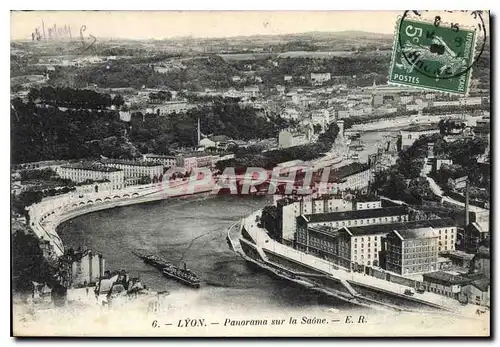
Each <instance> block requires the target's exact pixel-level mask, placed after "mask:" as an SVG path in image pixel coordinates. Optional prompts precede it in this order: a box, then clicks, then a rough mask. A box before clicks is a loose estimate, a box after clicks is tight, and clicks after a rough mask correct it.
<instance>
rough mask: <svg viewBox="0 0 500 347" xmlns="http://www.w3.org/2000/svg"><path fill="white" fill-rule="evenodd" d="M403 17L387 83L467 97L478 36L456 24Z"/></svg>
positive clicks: (396, 35)
mask: <svg viewBox="0 0 500 347" xmlns="http://www.w3.org/2000/svg"><path fill="white" fill-rule="evenodd" d="M438 19H439V18H438V17H436V20H435V21H434V23H432V22H428V21H422V20H418V19H410V18H406V17H403V18H401V19H400V20H399V21H398V24H397V29H396V34H395V37H394V46H393V52H392V59H391V65H390V69H389V78H388V82H389V83H390V84H400V85H406V86H413V87H416V88H424V89H429V90H435V91H442V92H449V93H454V94H464V95H465V94H467V93H468V88H469V84H470V82H471V75H472V65H473V63H474V55H475V47H476V40H477V32H476V31H475V30H474V29H471V28H464V27H460V26H459V25H458V24H457V23H451V24H446V25H445V24H444V23H440V21H439V20H438Z"/></svg>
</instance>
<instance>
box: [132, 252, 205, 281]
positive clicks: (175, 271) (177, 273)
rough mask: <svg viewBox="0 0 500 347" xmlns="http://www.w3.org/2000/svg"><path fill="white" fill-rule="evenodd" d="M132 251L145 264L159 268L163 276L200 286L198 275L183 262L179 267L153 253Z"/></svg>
mask: <svg viewBox="0 0 500 347" xmlns="http://www.w3.org/2000/svg"><path fill="white" fill-rule="evenodd" d="M132 253H133V254H134V255H136V256H137V257H139V258H141V259H142V260H143V261H144V262H145V263H146V264H148V265H151V266H154V267H155V268H157V269H158V270H160V271H161V272H162V274H163V276H165V277H169V278H173V279H175V280H177V281H178V282H180V283H182V284H185V285H188V286H190V287H193V288H200V286H201V281H200V279H199V277H198V276H197V275H196V274H195V273H194V272H193V271H191V270H189V269H188V268H187V267H186V263H184V267H183V268H181V267H178V266H175V265H174V264H172V263H171V262H169V261H168V260H166V259H164V258H162V257H160V256H158V255H155V254H143V253H140V252H132Z"/></svg>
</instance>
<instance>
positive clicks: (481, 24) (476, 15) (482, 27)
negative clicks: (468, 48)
mask: <svg viewBox="0 0 500 347" xmlns="http://www.w3.org/2000/svg"><path fill="white" fill-rule="evenodd" d="M409 12H413V13H414V14H415V15H417V16H419V17H420V16H421V14H420V13H419V11H409V10H407V11H405V12H404V14H403V16H402V18H401V20H400V21H399V27H398V43H399V47H400V49H401V53H402V56H403V57H404V59H405V60H406V62H407V63H408V64H410V65H414V69H415V70H416V71H418V72H419V73H421V74H422V75H424V76H427V77H430V78H435V79H436V80H438V79H442V80H445V79H453V78H456V77H459V76H461V75H463V74H466V73H467V72H468V71H470V69H472V67H473V66H474V65H475V64H476V63H477V61H478V59H479V57H481V55H482V54H483V51H484V47H485V45H486V37H487V35H486V27H485V25H484V20H483V16H482V14H481V12H482V11H472V12H471V16H473V17H474V19H479V23H478V27H479V30H482V31H483V34H484V35H483V42H482V44H481V49H480V50H479V54H478V55H477V57H475V58H474V57H472V58H473V59H472V62H471V63H470V64H469V65H468V66H467V67H466V68H464V69H463V70H462V71H459V72H455V73H453V74H451V75H450V76H442V75H437V74H436V75H431V74H429V73H427V72H425V71H423V70H424V69H423V68H422V69H421V68H419V67H418V66H416V64H414V62H412V61H411V59H410V58H409V57H408V55H407V54H406V53H405V51H404V50H403V49H402V47H404V46H403V42H402V40H401V30H402V27H403V22H404V20H405V18H406V17H407V16H408V13H409ZM446 12H453V11H446ZM462 12H463V11H462ZM440 23H441V17H440V16H436V17H435V20H434V26H435V27H438V26H439V25H440ZM452 28H453V27H452ZM456 29H457V31H458V30H460V28H459V26H457V27H456ZM430 49H432V48H430ZM422 67H425V65H423V66H422Z"/></svg>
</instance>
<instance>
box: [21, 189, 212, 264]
mask: <svg viewBox="0 0 500 347" xmlns="http://www.w3.org/2000/svg"><path fill="white" fill-rule="evenodd" d="M183 184H187V182H180V183H179V185H183ZM209 194H210V189H200V190H197V191H196V192H194V194H187V195H183V194H178V195H175V194H167V193H166V192H165V188H164V186H163V184H155V185H142V186H132V187H128V188H125V189H120V190H109V191H102V192H97V193H86V194H80V195H79V194H78V193H76V194H75V193H67V194H62V195H58V196H54V197H49V198H46V199H43V200H42V201H41V202H40V203H37V204H33V205H31V206H29V207H28V208H27V210H28V214H29V224H30V227H31V228H32V229H33V231H34V232H35V234H36V235H37V236H38V238H40V239H41V238H43V239H44V240H47V241H49V242H50V244H51V245H52V247H53V250H54V254H55V255H56V256H57V257H59V256H61V255H62V254H64V245H63V243H62V240H61V238H60V237H59V235H58V234H57V232H56V229H57V226H58V225H59V224H61V223H63V222H65V221H68V220H70V219H72V218H75V217H78V216H81V215H84V214H87V213H91V212H96V211H100V210H105V209H110V208H114V207H119V206H127V205H133V204H140V203H145V202H151V201H158V200H164V199H167V198H189V197H191V196H200V195H209Z"/></svg>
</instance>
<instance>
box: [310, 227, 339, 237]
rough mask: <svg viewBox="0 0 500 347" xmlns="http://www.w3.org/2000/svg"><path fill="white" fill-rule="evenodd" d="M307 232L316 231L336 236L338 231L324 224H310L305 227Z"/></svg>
mask: <svg viewBox="0 0 500 347" xmlns="http://www.w3.org/2000/svg"><path fill="white" fill-rule="evenodd" d="M307 230H308V231H309V232H316V233H319V234H324V235H326V236H329V237H337V235H338V233H337V232H336V230H335V228H332V227H328V226H326V225H318V226H310V227H308V228H307Z"/></svg>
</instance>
